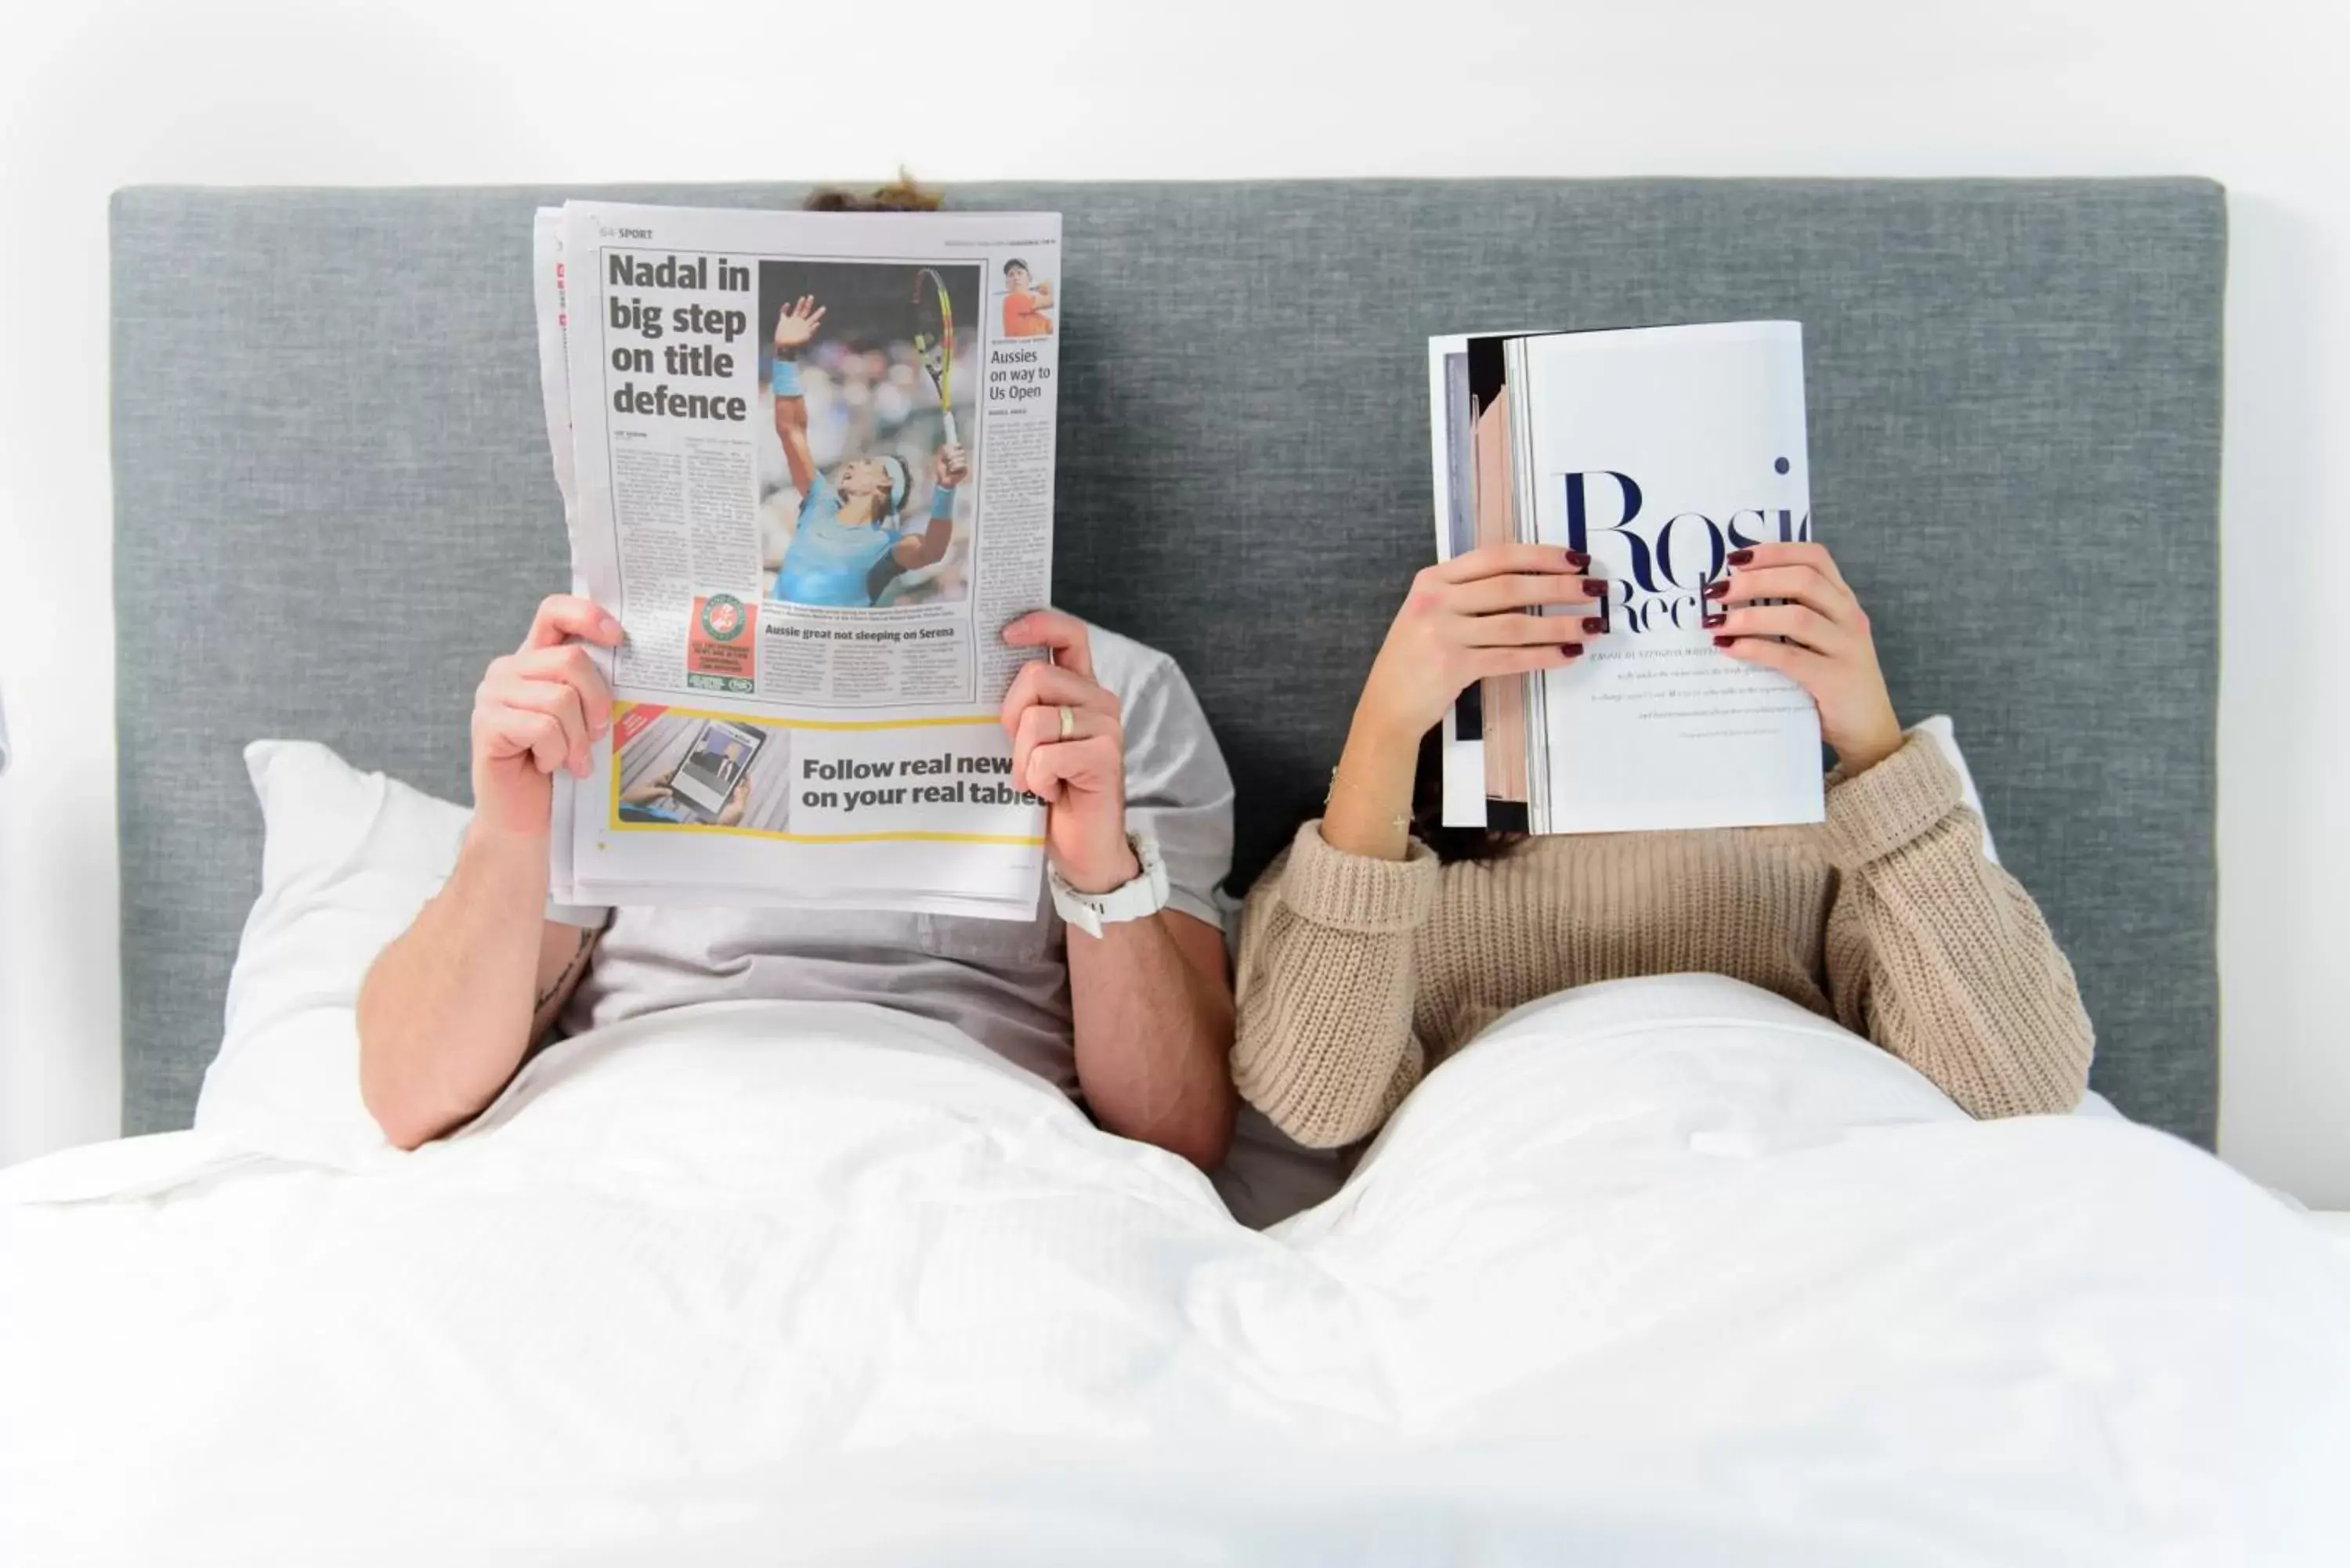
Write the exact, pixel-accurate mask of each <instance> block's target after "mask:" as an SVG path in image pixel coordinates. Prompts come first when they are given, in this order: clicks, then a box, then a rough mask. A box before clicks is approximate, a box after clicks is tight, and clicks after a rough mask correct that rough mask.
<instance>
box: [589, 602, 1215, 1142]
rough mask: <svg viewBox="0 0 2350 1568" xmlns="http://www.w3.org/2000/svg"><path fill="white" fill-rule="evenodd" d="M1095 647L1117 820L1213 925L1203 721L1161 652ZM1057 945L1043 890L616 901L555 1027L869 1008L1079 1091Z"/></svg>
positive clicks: (1180, 901) (1208, 762)
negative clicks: (1138, 835) (806, 905)
mask: <svg viewBox="0 0 2350 1568" xmlns="http://www.w3.org/2000/svg"><path fill="white" fill-rule="evenodd" d="M1092 646H1093V659H1094V675H1095V679H1097V680H1099V681H1100V682H1101V683H1102V684H1103V685H1104V686H1107V688H1109V690H1110V691H1114V692H1116V693H1117V694H1118V701H1119V702H1120V704H1121V708H1122V717H1123V721H1124V723H1125V727H1126V816H1127V825H1128V826H1129V827H1131V828H1133V829H1135V830H1137V831H1139V832H1145V833H1149V835H1150V836H1152V837H1154V838H1156V839H1157V840H1158V841H1159V854H1160V856H1161V857H1163V858H1164V859H1165V860H1166V863H1167V879H1168V884H1169V889H1170V898H1169V907H1170V908H1171V909H1180V910H1181V911H1182V912H1183V913H1185V914H1187V915H1191V916H1195V917H1197V918H1198V919H1202V920H1205V921H1207V922H1208V923H1209V924H1210V925H1211V926H1216V927H1219V928H1221V926H1222V919H1221V917H1220V914H1219V910H1218V908H1217V903H1216V898H1215V888H1216V885H1217V884H1218V883H1220V882H1222V880H1223V878H1224V877H1225V876H1226V875H1227V874H1228V873H1229V872H1230V871H1231V869H1232V775H1231V774H1229V773H1227V772H1226V771H1225V768H1224V758H1223V753H1222V752H1220V751H1218V750H1217V749H1216V738H1215V736H1214V735H1213V734H1211V733H1210V732H1209V730H1208V721H1207V716H1206V715H1205V714H1204V713H1202V712H1201V711H1200V703H1199V699H1197V698H1196V697H1194V696H1192V694H1191V682H1189V681H1187V680H1184V679H1183V672H1182V670H1180V669H1179V668H1178V667H1177V666H1176V663H1175V661H1174V660H1173V659H1170V658H1169V657H1167V655H1165V654H1163V653H1160V652H1159V651H1158V650H1157V649H1150V648H1145V647H1144V646H1143V645H1142V644H1140V643H1139V642H1135V641H1133V640H1131V639H1128V638H1123V637H1120V636H1118V634H1117V633H1116V632H1109V631H1104V630H1102V629H1101V628H1098V627H1097V628H1094V629H1093V635H1092ZM1039 877H1040V880H1041V877H1042V874H1041V873H1039ZM569 913H573V912H569V911H566V912H561V913H558V917H557V918H564V915H565V914H569ZM576 913H577V915H578V916H579V918H580V919H583V920H585V919H599V918H600V915H601V911H577V912H576ZM1065 953H1066V940H1065V938H1064V934H1063V929H1062V926H1061V919H1060V917H1059V916H1058V915H1057V914H1055V912H1054V910H1053V901H1052V898H1051V895H1050V894H1049V893H1046V892H1045V891H1044V890H1043V889H1042V888H1039V890H1038V896H1037V909H1036V917H1035V919H1032V920H1025V921H1023V920H977V919H969V918H967V917H962V916H953V915H911V914H891V913H886V912H880V911H871V912H862V913H858V912H844V911H839V910H824V911H811V910H801V909H671V908H623V909H615V910H614V911H612V917H611V924H610V925H609V926H608V928H607V929H606V930H605V932H604V940H602V941H601V942H599V943H598V944H597V948H596V953H595V957H594V958H593V959H592V960H591V961H589V963H588V966H587V974H586V975H585V976H583V977H582V978H581V980H580V981H579V989H578V990H577V992H574V993H573V994H572V998H571V1002H570V1004H569V1005H568V1006H567V1008H566V1009H565V1011H564V1014H563V1024H564V1028H565V1030H566V1031H567V1032H568V1033H579V1032H580V1031H582V1030H586V1029H590V1028H594V1027H596V1026H598V1025H600V1024H606V1023H619V1022H620V1021H621V1020H622V1019H627V1018H637V1017H641V1016H642V1015H644V1014H645V1013H648V1012H659V1011H660V1010H661V1009H662V1008H665V1007H682V1006H685V1005H687V1004H688V1003H691V1002H724V1001H767V1002H878V1003H879V1004H880V1005H882V1006H884V1007H894V1008H898V1009H899V1010H900V1011H903V1012H910V1013H913V1014H915V1015H916V1016H918V1017H922V1018H933V1019H937V1020H938V1021H939V1022H941V1023H951V1024H953V1025H954V1026H955V1027H956V1028H958V1029H960V1030H962V1032H963V1033H966V1034H969V1035H970V1036H971V1037H972V1039H974V1040H976V1041H978V1042H979V1043H980V1044H983V1045H985V1046H986V1047H987V1048H988V1049H990V1050H992V1051H993V1052H995V1053H996V1054H998V1055H1000V1056H1003V1057H1004V1058H1005V1059H1006V1060H1008V1061H1010V1062H1013V1063H1014V1064H1017V1065H1019V1066H1022V1067H1025V1068H1027V1069H1028V1070H1029V1071H1030V1072H1032V1073H1035V1074H1036V1075H1038V1076H1040V1077H1043V1078H1045V1080H1047V1081H1048V1082H1050V1083H1052V1084H1055V1085H1058V1086H1059V1087H1060V1089H1061V1091H1062V1092H1063V1093H1065V1094H1068V1095H1075V1094H1076V1088H1077V1069H1076V1046H1075V1044H1073V1041H1072V1035H1071V1029H1070V1021H1069V971H1068V965H1067V962H1066V958H1065V956H1064V955H1065Z"/></svg>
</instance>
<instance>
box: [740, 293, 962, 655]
mask: <svg viewBox="0 0 2350 1568" xmlns="http://www.w3.org/2000/svg"><path fill="white" fill-rule="evenodd" d="M982 275H983V268H981V267H980V266H977V265H940V266H907V265H899V264H895V263H883V262H843V261H806V262H798V261H769V262H763V263H761V264H760V266H759V308H760V313H761V317H762V319H763V320H764V322H765V323H766V325H767V327H768V340H769V345H770V354H771V357H770V358H769V359H768V361H767V369H768V375H767V383H768V397H769V400H770V407H771V410H772V411H773V415H774V419H775V446H774V447H772V448H769V449H768V451H769V452H772V453H773V454H774V455H773V457H771V458H768V459H765V460H764V461H763V462H762V472H761V475H760V495H761V502H760V514H761V521H760V538H761V550H762V554H763V557H764V567H765V573H766V597H767V598H768V599H769V600H770V601H771V602H776V603H781V604H791V605H812V606H818V607H825V608H830V609H869V608H872V607H877V606H890V605H901V604H902V605H914V604H928V603H938V602H942V601H954V600H959V599H962V598H963V597H966V596H967V595H968V594H969V592H970V587H971V557H972V532H973V528H974V524H975V523H976V519H977V508H976V505H975V504H974V503H973V501H972V484H971V483H970V480H971V476H972V464H973V462H974V458H975V454H974V453H973V452H971V451H970V450H969V449H968V448H967V447H966V445H965V444H964V432H966V431H970V430H972V423H973V421H972V385H973V378H974V375H975V370H974V367H973V365H972V354H973V353H974V352H975V351H976V348H977V346H978V345H977V338H978V337H979V334H978V332H977V330H976V327H978V325H979V322H978V311H979V307H980V303H981V297H982V283H981V279H982ZM958 327H960V336H958Z"/></svg>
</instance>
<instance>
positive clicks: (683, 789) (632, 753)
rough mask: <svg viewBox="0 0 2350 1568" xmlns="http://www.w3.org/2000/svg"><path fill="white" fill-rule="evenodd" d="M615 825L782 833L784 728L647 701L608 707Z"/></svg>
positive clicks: (786, 791) (786, 801) (786, 800)
mask: <svg viewBox="0 0 2350 1568" xmlns="http://www.w3.org/2000/svg"><path fill="white" fill-rule="evenodd" d="M613 732H614V734H615V735H616V737H617V738H618V740H619V748H618V765H619V781H618V782H619V795H618V798H617V799H616V800H615V802H614V803H613V807H612V817H613V823H612V826H615V827H739V828H749V829H752V830H754V831H757V832H764V833H780V832H782V831H784V823H785V818H786V816H787V815H788V814H789V811H790V805H791V798H790V797H791V788H790V779H789V776H788V773H789V770H788V769H787V768H786V766H785V751H786V750H787V747H788V742H787V741H786V738H785V732H783V731H781V730H777V729H774V728H772V727H769V726H766V725H762V724H759V723H756V722H753V721H751V720H748V719H743V718H737V717H734V716H732V715H726V714H704V713H691V712H687V711H682V710H679V709H672V708H663V707H659V706H655V705H652V704H650V703H622V704H619V705H618V706H616V707H615V708H614V710H613Z"/></svg>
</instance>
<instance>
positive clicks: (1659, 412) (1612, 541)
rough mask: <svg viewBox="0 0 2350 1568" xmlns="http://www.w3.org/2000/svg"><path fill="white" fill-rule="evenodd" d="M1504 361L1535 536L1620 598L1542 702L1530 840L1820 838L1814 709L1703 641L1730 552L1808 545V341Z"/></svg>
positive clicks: (1624, 337)
mask: <svg viewBox="0 0 2350 1568" xmlns="http://www.w3.org/2000/svg"><path fill="white" fill-rule="evenodd" d="M1510 356H1511V364H1510V368H1509V373H1508V374H1509V385H1510V402H1511V416H1512V423H1513V435H1514V442H1515V451H1514V454H1513V467H1514V469H1515V473H1516V478H1517V480H1518V485H1517V490H1518V493H1519V494H1520V495H1521V496H1522V497H1523V500H1524V501H1525V502H1526V503H1527V504H1530V505H1531V507H1532V509H1533V513H1534V516H1533V520H1532V522H1533V534H1534V537H1535V538H1537V539H1539V540H1541V541H1542V542H1543V543H1544V544H1553V545H1560V546H1562V547H1565V548H1568V549H1576V550H1584V551H1587V552H1588V553H1589V554H1590V556H1591V558H1592V567H1593V571H1594V573H1595V574H1596V575H1597V576H1603V577H1605V578H1607V581H1608V582H1609V584H1610V585H1611V588H1612V591H1611V593H1610V596H1609V600H1608V604H1607V621H1608V628H1607V631H1605V632H1603V633H1601V634H1599V635H1598V636H1596V637H1595V638H1593V639H1590V640H1589V641H1588V642H1587V643H1586V652H1585V654H1584V656H1583V657H1582V658H1581V659H1576V660H1575V662H1574V663H1573V664H1572V665H1569V666H1567V667H1565V668H1564V669H1560V670H1548V671H1544V672H1543V673H1542V674H1541V675H1540V676H1538V677H1537V678H1536V680H1535V681H1534V683H1533V684H1534V694H1535V699H1536V700H1535V705H1534V729H1533V730H1532V734H1533V735H1534V737H1536V743H1535V744H1534V745H1533V746H1531V747H1530V748H1529V762H1530V763H1531V764H1532V765H1531V768H1530V774H1531V777H1530V790H1531V794H1532V795H1533V799H1532V800H1531V802H1530V807H1529V815H1530V819H1531V826H1532V827H1533V829H1534V831H1535V832H1538V833H1613V832H1623V831H1628V830H1635V829H1643V828H1698V827H1736V826H1763V825H1768V824H1774V823H1800V822H1818V821H1820V820H1821V819H1822V817H1823V815H1824V792H1823V784H1822V774H1821V767H1820V729H1819V714H1818V711H1817V709H1815V708H1814V706H1813V703H1812V701H1811V699H1810V698H1809V697H1808V696H1806V695H1805V694H1804V691H1803V689H1802V688H1801V687H1799V686H1798V685H1796V684H1795V683H1794V681H1792V680H1788V679H1787V678H1786V677H1784V676H1782V675H1780V674H1778V673H1776V672H1775V671H1772V670H1763V669H1760V668H1758V667H1756V666H1753V665H1751V664H1745V663H1742V662H1741V661H1739V660H1737V659H1732V658H1731V657H1730V656H1729V655H1728V654H1726V653H1724V652H1722V651H1721V649H1717V648H1715V647H1714V646H1713V639H1712V636H1711V633H1709V632H1707V631H1706V630H1705V628H1704V627H1703V625H1702V624H1701V623H1702V620H1703V618H1704V614H1705V605H1704V601H1703V598H1702V597H1701V596H1702V591H1703V589H1704V587H1705V584H1706V582H1707V581H1708V580H1709V579H1711V578H1712V577H1715V576H1720V575H1721V572H1722V570H1723V563H1724V560H1725V557H1726V556H1728V554H1729V552H1730V551H1731V550H1734V549H1737V548H1739V547H1741V546H1742V545H1752V544H1760V543H1763V542H1764V541H1783V540H1799V539H1808V538H1810V537H1811V484H1810V469H1809V464H1808V462H1807V460H1806V454H1805V449H1804V362H1803V330H1802V327H1800V326H1799V325H1798V324H1796V323H1794V322H1786V321H1769V322H1741V323H1727V324H1721V325H1710V326H1699V327H1647V328H1639V329H1635V330H1627V331H1614V332H1587V333H1567V334H1561V335H1558V336H1555V337H1533V338H1525V339H1522V340H1518V341H1514V342H1513V343H1512V344H1511V345H1510Z"/></svg>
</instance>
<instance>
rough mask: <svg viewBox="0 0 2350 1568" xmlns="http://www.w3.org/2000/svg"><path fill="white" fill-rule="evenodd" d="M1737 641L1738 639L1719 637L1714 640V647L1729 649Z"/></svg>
mask: <svg viewBox="0 0 2350 1568" xmlns="http://www.w3.org/2000/svg"><path fill="white" fill-rule="evenodd" d="M1737 640H1738V639H1736V638H1734V637H1717V638H1715V639H1713V646H1714V647H1716V648H1728V647H1729V646H1730V645H1731V643H1733V642H1736V641H1737Z"/></svg>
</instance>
